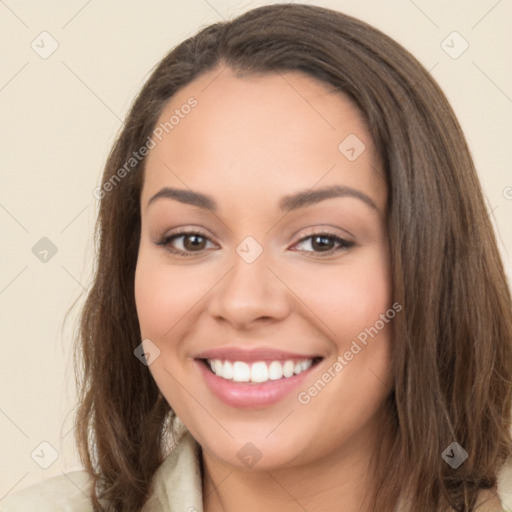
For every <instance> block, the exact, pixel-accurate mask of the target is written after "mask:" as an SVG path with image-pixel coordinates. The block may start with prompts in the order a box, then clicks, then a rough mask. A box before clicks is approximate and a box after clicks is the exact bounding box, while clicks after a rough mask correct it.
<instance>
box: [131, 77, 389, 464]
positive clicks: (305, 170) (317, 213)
mask: <svg viewBox="0 0 512 512" xmlns="http://www.w3.org/2000/svg"><path fill="white" fill-rule="evenodd" d="M221 69H222V72H220V69H217V70H215V71H213V72H209V73H207V74H205V75H203V76H201V77H199V78H198V79H196V81H194V82H193V83H191V84H190V85H188V86H187V87H185V88H183V89H182V90H181V91H180V92H179V93H178V94H176V95H175V96H174V97H173V98H172V99H171V101H170V102H169V103H168V105H167V107H166V109H165V111H164V112H163V113H162V115H161V117H160V121H159V123H158V126H157V127H156V128H155V131H154V136H153V141H154V143H155V145H154V147H153V148H152V149H151V151H150V153H149V155H148V157H147V160H146V168H145V181H144V186H143V191H142V195H141V212H142V213H141V215H142V229H141V239H140V248H139V255H138V262H137V269H136V276H135V295H136V303H137V312H138V317H139V322H140V327H141V332H142V337H143V339H144V340H145V341H144V345H143V346H144V349H145V350H146V352H147V353H148V354H149V355H148V360H149V362H150V365H149V370H150V371H151V374H152V375H153V377H154V379H155V381H156V383H157V384H158V387H159V388H160V390H161V392H162V394H163V395H164V396H165V398H166V399H167V401H168V402H169V404H170V405H171V407H172V408H173V409H174V411H175V412H176V413H177V415H178V416H179V417H180V419H181V420H182V421H183V423H184V424H185V425H186V426H187V427H188V429H189V430H190V432H191V433H192V434H193V436H194V437H195V438H196V439H197V440H198V441H199V443H200V444H201V446H202V447H203V450H204V451H205V452H206V453H208V454H209V455H210V456H211V457H215V458H216V459H218V460H220V461H223V462H224V463H227V464H230V465H233V466H239V467H244V466H248V467H251V466H252V465H253V464H255V463H257V465H258V467H259V468H276V467H287V466H292V465H295V464H303V463H312V462H313V461H315V460H317V459H320V458H326V457H331V456H338V455H339V454H340V453H341V452H343V451H345V452H347V451H350V450H357V449H358V447H363V446H368V442H369V440H370V438H372V436H373V437H375V436H378V435H379V425H380V423H379V418H378V414H377V413H378V412H380V410H381V409H382V405H383V402H384V399H385V398H386V396H387V395H388V394H389V390H390V385H389V383H390V344H391V332H392V318H393V317H394V316H395V313H396V312H397V311H398V308H397V307H396V304H395V308H392V304H391V281H390V267H389V248H388V240H387V232H386V211H385V205H386V194H387V192H386V185H385V181H384V179H383V176H382V170H381V167H380V163H379V161H378V159H377V158H376V156H375V154H374V148H373V145H372V141H371V139H370V135H369V132H368V130H367V129H366V127H365V124H364V122H363V120H362V118H361V116H360V114H359V111H358V110H357V109H356V108H355V107H354V106H353V105H352V104H351V103H350V102H349V101H348V99H347V98H346V97H345V96H343V95H341V94H340V93H336V92H331V91H330V89H329V88H328V87H327V86H325V85H324V84H322V83H321V82H318V81H316V80H315V79H313V78H310V77H309V76H306V75H303V74H301V73H296V72H289V73H282V74H269V75H265V76H263V75H258V76H254V75H253V76H247V77H244V78H237V77H236V76H235V75H234V74H233V72H232V71H231V70H230V69H229V68H221ZM219 72H220V73H219ZM165 123H167V124H165ZM203 196H207V197H203ZM183 233H189V234H183ZM190 233H191V234H190ZM211 366H212V367H213V371H212V369H211Z"/></svg>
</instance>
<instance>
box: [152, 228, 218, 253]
mask: <svg viewBox="0 0 512 512" xmlns="http://www.w3.org/2000/svg"><path fill="white" fill-rule="evenodd" d="M208 243H213V242H212V241H211V240H210V239H209V238H208V237H207V236H206V235H203V234H202V233H197V232H195V231H187V232H184V231H182V232H180V233H175V234H172V235H167V236H165V237H163V238H162V239H161V240H160V241H158V242H156V245H159V246H161V247H164V248H165V249H167V250H168V251H169V252H171V253H175V254H179V255H182V256H193V255H194V253H201V252H202V251H204V250H205V249H206V248H207V244H208Z"/></svg>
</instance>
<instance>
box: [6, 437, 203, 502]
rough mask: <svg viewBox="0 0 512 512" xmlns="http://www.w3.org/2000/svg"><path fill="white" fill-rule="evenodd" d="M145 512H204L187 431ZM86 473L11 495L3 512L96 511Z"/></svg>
mask: <svg viewBox="0 0 512 512" xmlns="http://www.w3.org/2000/svg"><path fill="white" fill-rule="evenodd" d="M154 484H155V487H154V491H153V494H152V495H151V497H150V498H149V500H148V501H147V502H146V505H145V506H144V509H143V512H169V511H172V512H203V505H202V490H201V489H202V486H201V470H200V462H199V445H198V443H197V442H196V441H195V439H194V438H193V437H192V436H191V435H190V433H189V432H185V433H184V434H183V435H182V437H181V438H180V440H179V442H178V444H177V445H176V447H175V448H174V449H173V450H172V451H171V452H170V454H169V455H168V456H167V457H166V459H165V460H164V462H163V463H162V465H161V466H160V467H159V468H158V469H157V471H156V473H155V476H154ZM90 486H91V481H90V477H89V475H88V473H87V472H86V471H85V470H82V471H72V472H70V473H66V474H62V475H60V476H55V477H52V478H48V479H47V480H44V481H43V482H41V483H38V484H35V485H32V486H30V487H27V488H26V489H22V490H21V491H18V492H15V493H12V494H8V495H7V496H6V497H5V498H4V499H3V500H2V501H1V502H0V512H28V511H30V512H93V508H92V504H91V502H90V498H89V494H88V491H89V490H90Z"/></svg>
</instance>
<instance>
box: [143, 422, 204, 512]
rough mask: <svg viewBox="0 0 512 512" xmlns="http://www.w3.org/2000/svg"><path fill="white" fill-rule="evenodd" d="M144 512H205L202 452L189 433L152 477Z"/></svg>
mask: <svg viewBox="0 0 512 512" xmlns="http://www.w3.org/2000/svg"><path fill="white" fill-rule="evenodd" d="M152 489H153V490H152V493H151V496H150V498H149V499H148V501H147V502H146V504H145V505H144V508H143V512H169V511H172V512H203V496H202V478H201V450H200V446H199V443H198V442H197V441H196V440H195V439H194V438H193V437H192V435H191V434H190V432H188V430H184V431H182V432H181V434H180V437H179V439H178V441H177V444H176V445H175V446H174V448H172V450H170V452H169V454H168V455H167V457H166V458H165V460H164V462H163V463H162V464H161V465H160V467H159V468H158V469H157V470H156V472H155V474H154V476H153V485H152Z"/></svg>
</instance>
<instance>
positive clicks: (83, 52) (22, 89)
mask: <svg viewBox="0 0 512 512" xmlns="http://www.w3.org/2000/svg"><path fill="white" fill-rule="evenodd" d="M268 3H274V2H251V1H235V0H188V1H187V2H181V1H180V2H179V1H177V0H173V1H169V0H165V1H164V0H154V1H152V2H142V1H112V0H110V1H102V2H100V1H98V0H89V1H86V0H73V1H60V2H57V1H53V2H48V1H47V2H35V1H32V2H30V1H23V0H5V1H4V0H0V40H1V58H2V65H1V66H0V107H1V109H2V110H1V111H2V116H1V123H0V130H1V133H0V140H1V141H2V150H1V166H0V172H1V180H2V181H1V183H2V185H1V188H0V222H1V240H2V248H3V250H2V264H1V266H0V307H1V311H2V319H3V321H2V322H1V324H0V329H1V333H0V339H1V340H2V341H1V343H2V353H3V357H2V359H1V362H0V461H1V467H0V499H1V498H2V497H3V496H4V495H5V494H7V493H8V492H10V491H12V490H18V489H21V488H23V487H26V486H28V485H30V484H32V483H35V482H38V481H40V480H42V479H44V478H47V477H50V476H53V475H57V474H60V473H61V472H62V471H69V470H71V469H77V468H79V467H80V466H79V462H78V458H77V455H76V451H75V449H74V444H73V443H74V441H73V435H72V432H71V426H72V420H73V412H74V407H75V388H74V382H73V370H72V359H71V356H72V354H71V350H70V349H71V337H72V334H73V322H74V320H75V318H76V310H75V311H74V312H73V313H72V314H71V315H70V319H69V322H68V323H67V324H66V325H65V326H64V327H63V320H64V315H65V312H66V311H67V309H68V308H69V307H70V305H71V304H72V302H73V301H74V300H75V299H76V298H77V297H79V296H80V295H81V294H82V298H80V300H79V304H81V303H82V300H83V292H84V291H86V290H87V288H88V286H89V279H90V274H91V269H92V264H93V259H92V232H93V223H94V219H95V215H96V209H97V201H96V200H95V199H94V197H93V195H92V190H93V189H94V188H95V187H96V186H97V185H98V183H99V179H100V174H101V171H102V167H103V164H104V162H105V159H106V156H107V153H108V151H109V149H110V146H111V144H112V142H113V140H114V138H115V136H116V133H117V132H118V130H119V129H120V127H121V120H122V119H123V117H124V115H125V114H126V111H127V109H128V107H129V105H130V104H131V102H132V100H133V98H134V96H135V95H136V93H137V91H138V90H139V88H140V87H141V85H142V83H143V81H144V80H145V78H147V76H148V73H149V72H150V70H151V68H152V67H153V66H154V65H155V64H156V63H157V62H158V61H159V60H160V59H161V58H162V56H163V55H164V54H165V53H166V52H167V51H168V50H169V49H170V48H171V47H173V46H174V45H175V44H177V43H178V42H180V41H182V40H183V39H184V38H186V37H188V36H190V35H193V34H194V33H195V32H196V31H197V30H198V29H199V28H200V27H202V26H205V25H207V24H210V23H213V22H216V21H219V20H222V19H223V18H224V19H227V18H229V17H232V16H234V15H236V14H238V13H240V12H242V11H245V10H248V9H249V8H251V7H256V6H259V5H264V4H268ZM304 3H310V4H315V5H322V6H325V7H331V8H335V9H339V10H341V11H343V12H345V13H347V14H351V15H354V16H356V17H359V18H361V19H363V20H365V21H367V22H369V23H370V24H373V25H374V26H376V27H377V28H379V29H381V30H382V31H384V32H385V33H387V34H389V35H390V36H391V37H393V38H394V39H395V40H397V41H398V42H399V43H401V44H403V45H404V46H405V47H406V48H407V49H408V50H409V51H411V52H412V53H413V54H414V55H415V56H416V57H417V58H418V59H419V60H420V61H421V62H422V63H423V64H424V65H425V66H426V68H427V69H429V70H432V74H433V76H434V78H435V79H437V81H438V82H439V84H440V85H441V87H442V88H443V90H444V91H445V92H446V94H447V96H448V98H449V100H450V101H451V102H452V105H453V107H454V109H455V111H456V114H457V115H458V117H459V120H460V122H461V124H462V127H463V129H464V131H465V133H466V136H467V139H468V142H469V144H470V147H471V149H472V153H473V156H474V159H475V162H476V165H477V168H478V171H479V174H480V178H481V181H482V184H483V187H484V189H485V193H486V196H487V198H488V205H489V211H490V212H492V213H491V217H492V219H493V221H494V223H495V226H496V228H497V231H498V238H499V240H500V248H501V251H502V254H503V258H504V261H505V264H506V266H507V273H508V276H509V283H510V279H511V276H512V271H511V269H512V265H511V262H512V259H511V252H512V230H511V222H510V219H511V218H512V173H511V171H510V162H511V161H512V147H511V146H512V145H511V144H510V134H511V128H512V115H511V114H512V99H511V98H512V62H511V61H510V58H509V55H510V45H511V42H512V37H511V35H510V30H509V23H510V19H512V2H511V1H510V0H500V1H497V0H479V1H467V0H466V1H462V0H458V1H451V2H445V1H444V0H435V1H431V0H429V1H427V0H415V1H412V0H392V1H387V2H381V1H380V0H362V1H358V2H355V1H349V0H347V1H345V0H336V1H327V0H326V1H318V2H317V1H314V2H304ZM43 31H47V32H48V33H49V34H50V36H46V35H43V36H40V34H41V32H43ZM453 31H457V32H458V33H459V34H460V36H462V38H463V39H461V38H460V37H459V36H457V35H455V36H454V35H450V34H452V32H453ZM448 36H449V37H448ZM447 37H448V39H446V38H447ZM445 39H446V42H445V43H444V44H443V45H442V42H443V41H444V40H445ZM53 40H55V41H56V42H57V43H58V48H57V50H56V51H55V52H54V53H53V54H52V55H50V56H48V58H42V57H41V56H40V54H41V53H44V52H45V51H46V52H48V51H49V50H51V48H52V47H51V45H52V44H56V43H54V42H53ZM464 41H466V42H467V44H468V45H469V46H468V48H467V50H466V51H465V52H464V53H462V54H461V55H460V56H458V58H452V57H453V56H456V54H458V53H459V52H460V51H461V50H462V49H463V47H464V45H465V43H464ZM31 44H33V46H34V48H35V49H37V51H35V49H33V48H32V47H31ZM446 44H448V45H449V46H451V47H452V48H451V49H450V48H447V47H446ZM443 46H444V48H443ZM445 50H448V51H449V52H451V53H452V56H450V55H449V54H448V53H447V52H446V51H445ZM38 52H39V53H38ZM43 56H46V55H43ZM43 237H47V238H48V239H50V240H51V242H52V243H53V244H54V245H55V247H56V249H57V253H56V254H55V255H53V256H52V255H51V252H50V253H49V254H48V256H47V259H48V261H47V262H42V261H40V259H39V258H38V257H36V255H35V254H34V253H33V252H32V248H33V246H34V245H35V244H36V243H37V242H38V241H39V240H40V239H41V238H43ZM41 243H44V242H41ZM36 252H37V251H36ZM40 257H43V255H41V254H40ZM41 442H46V443H49V445H51V446H48V445H42V446H41V445H40V443H41ZM34 450H35V451H34ZM54 451H55V452H54ZM57 452H58V454H57ZM53 453H55V455H56V456H57V455H58V458H57V459H56V460H55V461H54V462H53V463H52V464H51V465H50V466H49V467H48V468H47V469H43V468H41V467H40V465H38V463H39V464H43V465H44V464H48V463H50V462H52V454H53ZM31 454H33V456H31ZM508 481H509V483H508V486H507V491H506V492H508V493H509V498H508V499H507V504H508V505H509V506H511V507H512V477H510V476H509V477H508ZM503 492H505V489H504V490H503Z"/></svg>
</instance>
